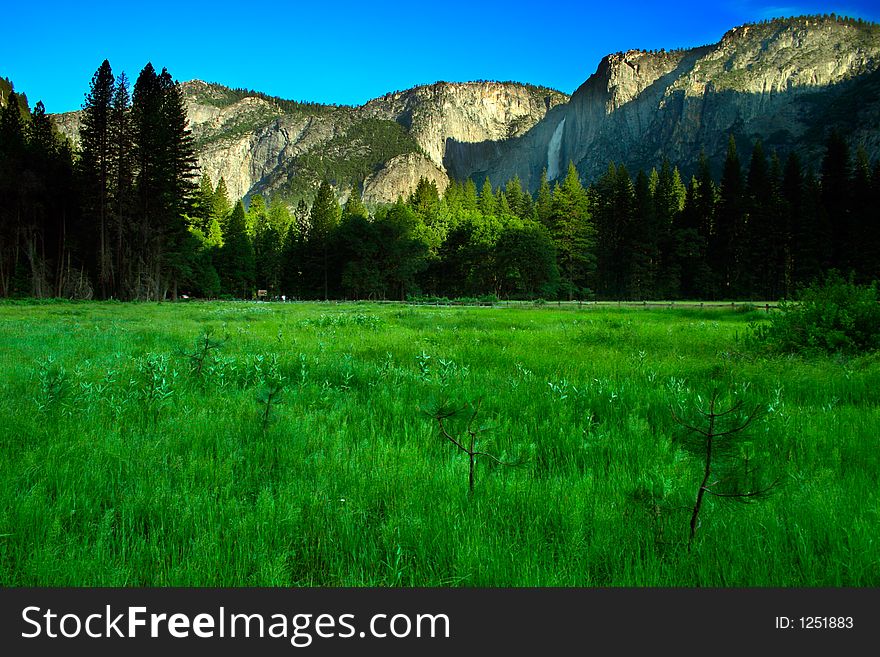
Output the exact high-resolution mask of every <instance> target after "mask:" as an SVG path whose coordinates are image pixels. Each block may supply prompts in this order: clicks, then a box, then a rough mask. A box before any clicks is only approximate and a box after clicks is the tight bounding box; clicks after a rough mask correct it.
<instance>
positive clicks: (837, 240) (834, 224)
mask: <svg viewBox="0 0 880 657" xmlns="http://www.w3.org/2000/svg"><path fill="white" fill-rule="evenodd" d="M849 183H850V163H849V149H848V148H847V145H846V141H844V139H843V137H842V136H841V135H840V133H839V132H837V131H836V130H833V131H832V132H831V133H830V135H829V136H828V141H827V143H826V148H825V156H824V158H823V159H822V206H823V209H824V211H825V213H826V216H827V218H828V219H827V220H828V226H829V228H830V231H831V235H830V236H831V263H830V265H831V266H832V267H834V268H836V269H840V270H842V271H850V270H851V269H852V265H853V263H852V260H851V258H850V254H851V253H852V251H853V228H852V223H851V220H850V208H849V191H850V190H849Z"/></svg>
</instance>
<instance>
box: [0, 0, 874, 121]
mask: <svg viewBox="0 0 880 657" xmlns="http://www.w3.org/2000/svg"><path fill="white" fill-rule="evenodd" d="M4 4H5V6H4V8H3V10H2V16H3V25H4V28H5V29H4V30H3V32H4V34H3V37H2V39H0V76H3V77H8V78H10V79H11V80H12V81H13V83H14V84H15V87H16V89H17V90H20V91H24V92H26V93H27V95H28V98H29V99H30V101H31V104H32V105H33V104H34V103H35V102H36V101H37V100H40V99H42V100H43V102H44V103H45V105H46V108H47V110H48V111H49V112H64V111H69V110H74V109H79V107H80V106H81V104H82V102H83V97H84V94H85V93H86V91H88V85H89V80H90V79H91V76H92V74H93V73H94V72H95V70H96V69H97V68H98V66H99V65H100V64H101V62H102V61H103V60H104V59H105V58H106V59H109V60H110V64H111V65H112V67H113V71H114V73H119V72H121V71H125V72H126V73H127V75H128V76H129V78H130V79H131V80H132V81H133V80H134V79H135V78H136V77H137V74H138V72H139V71H140V70H141V68H143V66H144V64H146V62H147V61H152V62H153V65H154V66H156V68H159V69H161V68H162V67H167V68H168V70H169V72H170V73H171V74H172V76H174V77H175V78H176V79H178V80H181V81H183V80H189V79H193V78H199V79H202V80H207V81H213V82H220V83H222V84H226V85H228V86H232V87H248V88H251V89H257V90H259V91H264V92H266V93H269V94H273V95H277V96H281V97H283V98H290V99H294V100H311V101H318V102H327V103H333V102H335V103H344V104H361V103H363V102H366V101H367V100H369V99H370V98H374V97H376V96H379V95H382V94H384V93H387V92H389V91H394V90H397V89H406V88H408V87H412V86H414V85H417V84H424V83H430V82H434V81H437V80H449V81H465V80H478V79H491V80H516V81H521V82H530V83H533V84H543V85H547V86H551V87H555V88H557V89H560V90H561V91H565V92H567V93H571V92H572V91H574V89H576V88H577V87H578V86H579V85H580V84H581V83H582V82H583V81H584V80H586V79H587V77H589V76H590V75H591V74H592V73H593V72H594V71H595V70H596V66H597V64H598V63H599V60H600V58H601V57H602V56H603V55H605V54H607V53H609V52H616V51H620V50H627V49H629V48H644V49H654V48H667V49H669V48H677V47H689V46H697V45H702V44H706V43H713V42H715V41H717V40H718V39H719V38H720V37H721V36H722V34H724V32H725V31H727V30H728V29H729V28H731V27H734V26H736V25H740V24H742V23H746V22H750V21H755V20H760V19H762V18H769V17H774V16H779V15H784V16H790V15H799V14H804V13H831V12H835V13H838V14H842V15H849V16H854V17H861V18H864V19H866V20H873V21H878V22H880V3H878V2H877V1H876V0H840V2H834V1H828V2H810V1H805V2H800V3H797V4H788V3H785V2H776V3H768V2H759V1H757V0H717V1H716V2H711V0H710V1H708V2H679V3H674V2H642V1H641V0H603V1H602V2H598V3H592V2H573V1H569V0H559V1H557V2H553V1H552V0H550V1H549V2H548V3H546V4H545V3H538V2H525V1H518V0H507V1H505V2H500V1H497V0H484V1H482V2H481V1H480V0H471V1H469V2H462V1H460V0H448V1H445V2H436V1H434V0H427V1H425V0H422V1H420V0H410V1H409V2H398V1H393V2H391V1H389V2H351V1H350V0H336V1H335V2H334V1H333V0H331V1H330V2H328V3H320V2H316V1H314V0H313V1H311V2H288V1H285V0H272V1H270V2H256V1H252V2H249V3H244V2H225V1H224V0H215V1H214V2H203V1H202V0H188V1H180V0H178V1H177V2H167V1H166V0H157V1H155V2H144V3H137V4H134V3H128V2H118V1H117V2H113V3H108V2H79V3H76V2H73V3H62V2H55V1H54V0H47V1H44V2H34V1H30V2H15V3H4Z"/></svg>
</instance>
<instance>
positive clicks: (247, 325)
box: [0, 302, 880, 587]
mask: <svg viewBox="0 0 880 657" xmlns="http://www.w3.org/2000/svg"><path fill="white" fill-rule="evenodd" d="M765 318H766V313H765V312H735V311H733V310H730V309H728V310H718V309H702V310H701V309H699V308H697V307H690V308H682V309H638V308H633V309H628V308H596V307H588V306H585V307H583V308H577V307H571V308H566V307H561V308H560V307H556V306H552V305H548V306H543V307H535V306H531V305H521V306H518V307H502V306H496V307H442V306H437V307H434V306H407V305H400V304H396V305H378V304H353V303H352V304H317V303H315V304H265V303H264V304H257V303H234V302H229V303H180V304H170V303H164V304H147V303H143V304H119V303H64V302H57V303H45V304H27V303H22V304H14V303H5V304H2V305H0V454H2V457H0V459H2V460H0V464H2V467H0V584H2V585H4V586H431V587H435V586H443V587H448V586H468V587H470V586H487V587H496V586H584V587H599V586H684V587H693V586H720V587H734V586H737V587H739V586H774V587H775V586H780V587H789V586H831V587H843V586H847V587H848V586H877V585H878V584H880V544H878V539H880V534H878V527H880V487H878V481H880V412H878V400H880V358H878V356H877V355H871V356H863V357H858V358H843V357H810V358H805V357H801V356H786V357H782V356H770V355H766V354H765V353H763V352H761V351H760V350H758V349H756V348H755V347H754V346H753V345H752V344H751V342H750V341H749V339H748V336H749V335H750V334H751V330H752V329H751V328H750V324H753V323H759V322H762V321H765ZM716 390H717V392H718V400H719V401H718V404H719V408H725V409H726V408H729V407H731V406H733V405H735V404H736V403H737V402H740V403H741V404H742V412H743V413H745V412H746V411H748V410H749V409H758V410H759V411H760V413H759V414H758V416H757V417H756V419H755V420H754V421H753V422H752V423H751V425H750V426H748V427H747V429H745V430H744V431H743V432H742V434H741V436H738V438H743V443H742V447H741V449H742V450H744V451H743V452H742V453H740V454H739V456H740V457H743V458H745V459H746V460H747V461H749V460H750V461H751V462H752V463H754V464H759V465H760V466H761V467H762V468H765V469H766V470H767V471H769V472H771V473H772V474H773V482H774V485H773V487H772V490H770V491H769V493H768V494H767V495H766V496H760V497H759V496H756V497H754V498H740V499H725V498H721V497H713V496H707V499H706V501H705V502H704V505H703V508H702V510H701V512H700V515H699V522H698V524H697V527H696V530H695V535H694V537H693V540H692V541H689V532H690V527H689V523H690V520H691V515H692V509H693V506H694V500H695V497H696V494H697V490H698V488H699V486H700V482H701V478H702V476H703V468H704V464H703V462H702V461H701V459H700V458H699V456H698V455H697V454H695V453H693V452H689V451H687V450H685V449H684V440H685V439H687V438H688V436H689V435H690V437H691V438H692V437H693V435H692V432H689V431H688V430H687V429H686V428H684V427H683V426H682V425H681V424H680V423H679V422H677V421H676V419H675V417H674V416H673V413H674V414H675V415H676V416H678V417H679V418H680V419H681V420H683V421H685V422H687V423H689V424H692V425H695V426H702V425H701V424H700V423H701V422H704V420H705V418H703V416H701V415H700V413H699V410H700V409H703V410H705V409H706V408H707V404H708V403H709V399H710V397H711V396H712V394H713V391H716ZM438 409H441V410H442V409H447V410H449V409H457V410H458V412H457V413H455V414H454V415H452V416H451V417H448V418H446V419H445V420H444V428H445V430H446V431H447V432H448V433H449V434H450V435H451V436H452V437H454V438H456V439H458V440H461V441H462V442H463V443H467V442H468V441H469V440H470V439H471V434H469V433H468V430H469V429H470V431H471V432H472V433H473V436H474V437H475V441H476V442H475V449H476V450H478V451H482V452H485V453H488V454H491V455H492V456H493V457H494V458H489V457H482V456H481V457H477V459H476V470H475V484H474V490H473V493H470V492H469V486H468V469H469V464H468V456H467V454H465V453H463V452H462V451H461V450H460V449H458V448H457V447H456V446H455V445H454V444H452V442H451V441H450V440H448V439H447V438H446V437H445V436H443V435H442V434H441V431H440V426H439V423H438V421H437V419H436V418H434V417H432V416H431V414H432V413H434V414H435V415H436V414H437V413H439V412H440V411H439V410H438ZM475 409H477V410H476V413H475ZM734 415H735V414H734ZM731 421H733V420H731Z"/></svg>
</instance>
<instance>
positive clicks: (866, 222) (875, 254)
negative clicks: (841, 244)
mask: <svg viewBox="0 0 880 657" xmlns="http://www.w3.org/2000/svg"><path fill="white" fill-rule="evenodd" d="M850 189H851V194H850V212H851V231H852V242H851V243H852V252H851V258H850V260H851V262H852V265H853V269H854V270H855V272H856V277H857V279H858V280H859V281H861V282H864V283H870V282H871V281H872V280H874V279H876V278H878V277H880V231H878V226H880V221H878V219H877V215H878V208H880V203H878V202H880V197H878V196H877V194H876V192H875V190H874V188H873V183H872V180H871V164H870V162H869V161H868V154H867V153H866V152H865V150H864V148H861V147H860V148H859V149H858V151H857V152H856V161H855V166H854V167H853V173H852V181H851V183H850Z"/></svg>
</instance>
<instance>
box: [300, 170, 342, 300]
mask: <svg viewBox="0 0 880 657" xmlns="http://www.w3.org/2000/svg"><path fill="white" fill-rule="evenodd" d="M340 214H341V211H340V208H339V203H338V202H337V200H336V194H334V192H333V188H332V187H331V186H330V183H329V182H327V181H326V180H325V181H323V182H322V183H321V186H320V187H319V188H318V194H317V196H315V202H314V203H313V204H312V208H311V211H310V213H309V217H310V220H311V225H310V227H309V232H308V250H309V252H310V253H311V254H312V255H313V256H314V257H315V258H316V260H317V265H318V270H319V271H320V273H321V284H322V288H323V295H324V299H329V298H330V279H331V268H332V266H333V262H332V253H331V243H332V240H333V232H334V230H335V229H336V226H337V225H338V224H339V219H340Z"/></svg>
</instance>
